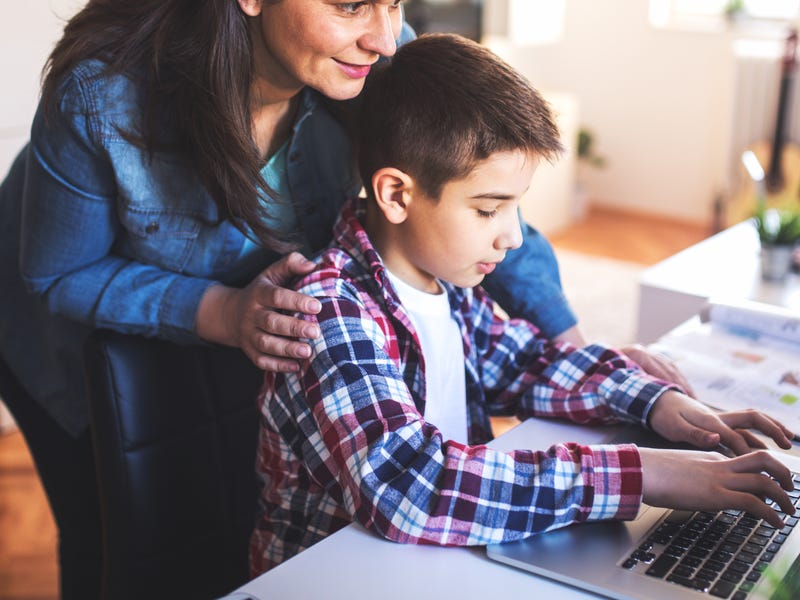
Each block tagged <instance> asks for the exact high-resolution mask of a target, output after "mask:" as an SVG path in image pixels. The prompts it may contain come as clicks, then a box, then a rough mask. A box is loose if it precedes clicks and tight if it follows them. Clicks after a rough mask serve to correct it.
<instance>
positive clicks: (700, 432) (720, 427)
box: [648, 391, 793, 454]
mask: <svg viewBox="0 0 800 600" xmlns="http://www.w3.org/2000/svg"><path fill="white" fill-rule="evenodd" d="M648 420H649V423H650V427H652V429H653V431H655V432H656V433H658V434H659V435H660V436H662V437H664V438H666V439H668V440H670V441H673V442H687V443H689V444H692V445H694V446H697V447H698V448H702V449H706V450H711V449H714V448H716V447H717V446H719V445H720V444H721V445H723V446H726V447H727V448H730V449H731V450H732V451H733V452H734V453H735V454H746V453H747V452H750V451H751V450H752V449H754V448H764V447H765V446H764V444H763V443H762V442H761V441H760V440H759V439H758V438H757V437H756V436H755V435H753V433H752V432H750V431H748V430H750V429H753V430H756V431H760V432H761V433H763V434H765V435H766V436H768V437H770V438H772V440H774V441H775V443H776V444H777V445H778V446H779V447H781V448H786V449H788V448H791V447H792V442H791V439H792V436H793V433H792V432H791V431H790V430H789V429H787V428H786V427H784V426H783V425H782V424H781V423H779V422H778V421H776V420H775V419H773V418H771V417H769V416H767V415H766V414H764V413H763V412H761V411H758V410H753V409H748V410H736V411H730V412H714V411H713V410H711V409H710V408H708V407H707V406H705V405H704V404H701V403H700V402H698V401H697V400H693V399H692V398H690V397H688V396H687V395H685V394H681V393H680V392H675V391H669V392H666V393H664V394H663V395H662V396H661V398H659V399H658V400H656V403H655V405H654V406H653V408H652V409H651V411H650V416H649V417H648Z"/></svg>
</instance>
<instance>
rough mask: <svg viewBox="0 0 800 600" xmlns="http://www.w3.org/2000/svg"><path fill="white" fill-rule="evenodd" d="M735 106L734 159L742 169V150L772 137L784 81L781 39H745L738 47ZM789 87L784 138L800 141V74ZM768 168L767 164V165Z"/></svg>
mask: <svg viewBox="0 0 800 600" xmlns="http://www.w3.org/2000/svg"><path fill="white" fill-rule="evenodd" d="M735 56H736V59H735V73H734V109H733V127H732V129H731V134H732V139H731V153H732V155H731V161H732V166H734V164H735V168H736V169H737V170H740V169H741V163H740V162H739V159H740V157H741V153H742V152H743V151H744V150H745V149H747V148H749V147H751V146H752V145H753V144H755V143H757V142H760V141H763V140H767V141H770V142H771V140H772V139H773V137H774V134H775V121H776V118H777V113H778V94H779V88H780V82H781V57H782V56H783V44H782V43H777V44H775V43H765V42H758V43H754V42H749V43H748V42H742V43H739V44H737V46H736V47H735ZM792 83H793V85H792V87H791V88H790V91H789V105H788V111H787V114H786V119H787V122H786V128H785V132H784V135H785V137H784V140H786V142H794V143H795V144H798V143H800V74H798V73H795V74H794V80H793V82H792ZM764 168H766V165H764Z"/></svg>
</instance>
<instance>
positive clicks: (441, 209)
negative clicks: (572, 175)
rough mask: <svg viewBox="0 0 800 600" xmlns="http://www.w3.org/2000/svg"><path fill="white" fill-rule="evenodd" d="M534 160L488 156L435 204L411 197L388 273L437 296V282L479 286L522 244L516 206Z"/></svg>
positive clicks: (517, 155) (520, 156)
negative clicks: (435, 293)
mask: <svg viewBox="0 0 800 600" xmlns="http://www.w3.org/2000/svg"><path fill="white" fill-rule="evenodd" d="M538 164H539V159H538V158H537V157H535V156H534V155H532V154H528V153H526V152H523V151H519V150H518V151H512V152H498V153H496V154H493V155H492V156H490V157H489V158H488V159H486V160H485V161H483V162H481V163H479V164H478V166H477V167H476V168H475V169H474V170H473V171H472V172H471V173H470V174H469V175H468V176H467V177H465V178H464V179H459V180H454V181H450V182H448V183H447V184H446V185H445V186H444V188H443V189H442V194H441V196H440V198H439V201H438V202H437V201H435V200H432V199H430V198H427V197H424V196H421V195H420V194H419V193H414V192H413V191H412V193H411V194H412V197H411V201H410V202H409V203H408V207H407V217H406V219H405V221H404V222H403V223H402V225H401V228H402V233H401V234H400V235H399V236H398V243H399V244H400V245H401V246H402V251H400V252H393V253H392V255H393V256H392V259H393V260H391V261H390V262H392V263H395V264H389V262H387V266H388V267H389V269H390V270H391V271H392V272H393V273H395V274H396V275H397V276H399V277H401V278H402V279H403V280H404V281H406V283H409V284H410V285H413V286H414V287H416V288H418V289H421V290H425V291H429V292H436V291H438V286H437V284H436V281H435V280H436V279H442V280H444V281H448V282H450V283H452V284H455V285H457V286H461V287H472V286H475V285H478V284H479V283H480V282H481V281H483V279H484V277H486V275H488V274H489V273H491V272H492V271H493V270H494V269H495V267H496V266H497V263H499V262H500V261H502V260H503V258H505V255H506V252H508V251H509V250H511V249H514V248H518V247H519V246H520V244H521V243H522V231H521V228H520V222H519V211H518V209H519V201H520V198H521V197H522V195H523V194H524V193H525V191H526V190H527V189H528V187H529V185H530V181H531V177H532V176H533V173H534V171H535V170H536V167H537V166H538Z"/></svg>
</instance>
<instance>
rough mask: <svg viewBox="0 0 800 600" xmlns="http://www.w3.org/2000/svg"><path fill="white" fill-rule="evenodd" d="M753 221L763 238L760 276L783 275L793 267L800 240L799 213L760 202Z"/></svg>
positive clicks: (769, 277)
mask: <svg viewBox="0 0 800 600" xmlns="http://www.w3.org/2000/svg"><path fill="white" fill-rule="evenodd" d="M753 224H754V225H755V228H756V231H757V232H758V239H759V241H760V242H761V276H762V277H763V278H764V279H770V280H780V279H783V278H784V277H785V276H786V275H787V273H789V270H790V269H791V267H792V253H793V252H794V248H795V245H796V244H797V242H798V240H800V213H798V212H797V211H795V210H789V209H785V208H765V207H764V206H763V204H762V205H761V206H759V208H758V210H757V211H756V214H755V216H754V217H753Z"/></svg>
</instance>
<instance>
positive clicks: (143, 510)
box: [84, 331, 262, 600]
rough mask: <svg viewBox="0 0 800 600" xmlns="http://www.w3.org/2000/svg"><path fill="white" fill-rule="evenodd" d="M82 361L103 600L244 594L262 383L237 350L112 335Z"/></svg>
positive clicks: (92, 345) (104, 334)
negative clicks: (99, 513) (94, 465)
mask: <svg viewBox="0 0 800 600" xmlns="http://www.w3.org/2000/svg"><path fill="white" fill-rule="evenodd" d="M84 361H85V369H86V375H87V382H88V393H89V400H90V407H91V409H90V410H91V419H92V431H93V437H94V446H95V453H96V457H97V458H96V459H97V472H98V475H97V476H98V484H99V488H100V500H101V506H102V512H103V529H104V532H103V537H104V539H103V543H104V556H105V567H104V569H105V571H104V582H103V588H104V593H103V597H104V598H105V599H106V600H128V599H129V598H130V599H131V600H133V599H136V600H141V599H142V598H147V599H148V600H157V599H161V598H164V599H167V598H169V599H170V600H174V599H175V598H187V599H192V600H203V599H208V598H215V597H218V596H221V595H223V594H225V593H228V592H230V591H231V590H232V589H234V588H235V587H237V586H239V585H241V584H242V583H244V582H245V581H246V580H247V576H248V568H247V548H248V539H249V535H250V533H251V531H252V527H253V524H254V518H255V507H256V497H257V488H256V480H255V468H254V465H255V448H256V437H257V432H258V416H257V409H256V393H257V391H258V388H259V386H260V384H261V382H262V373H261V372H260V371H259V370H258V369H256V368H255V367H254V366H253V365H252V364H251V363H250V362H249V361H248V360H247V358H246V357H245V355H244V354H243V353H242V352H241V351H240V350H237V349H232V348H224V347H220V346H178V345H176V344H172V343H169V342H165V341H162V340H155V339H147V338H143V337H136V336H128V335H122V334H118V333H114V332H109V331H97V332H95V333H93V334H92V335H91V336H90V338H89V340H88V341H87V344H86V347H85V353H84Z"/></svg>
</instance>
